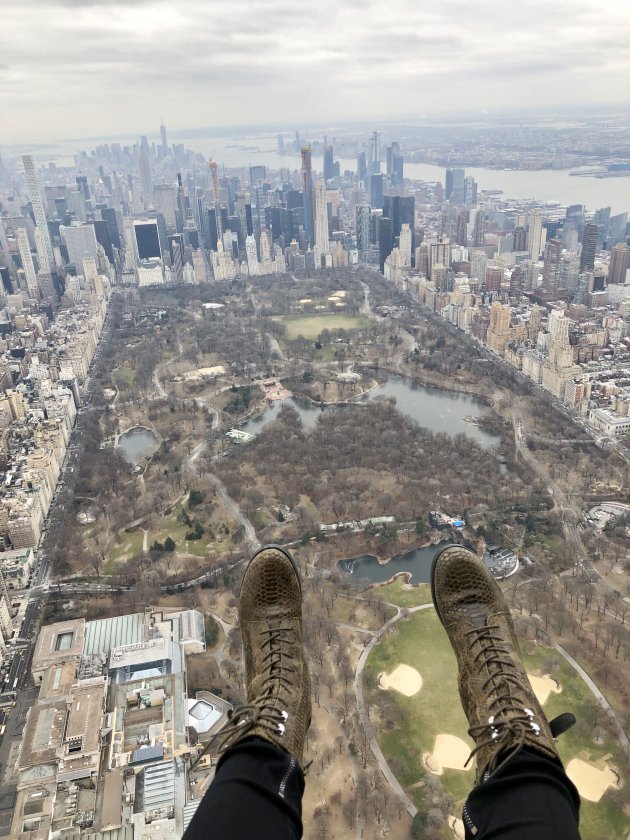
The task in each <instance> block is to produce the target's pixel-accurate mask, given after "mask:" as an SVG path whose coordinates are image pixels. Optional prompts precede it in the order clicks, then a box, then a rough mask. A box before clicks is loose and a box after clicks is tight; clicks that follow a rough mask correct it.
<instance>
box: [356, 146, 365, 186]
mask: <svg viewBox="0 0 630 840" xmlns="http://www.w3.org/2000/svg"><path fill="white" fill-rule="evenodd" d="M367 174H368V170H367V162H366V159H365V150H362V151H360V152H359V153H358V154H357V180H358V181H363V182H365V180H366V178H367Z"/></svg>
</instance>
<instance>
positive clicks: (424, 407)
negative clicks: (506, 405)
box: [239, 376, 500, 449]
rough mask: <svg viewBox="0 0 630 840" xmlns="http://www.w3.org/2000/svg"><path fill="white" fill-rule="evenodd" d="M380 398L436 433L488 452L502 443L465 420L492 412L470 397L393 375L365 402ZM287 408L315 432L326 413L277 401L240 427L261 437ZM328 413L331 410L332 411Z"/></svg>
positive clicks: (295, 402) (303, 404)
mask: <svg viewBox="0 0 630 840" xmlns="http://www.w3.org/2000/svg"><path fill="white" fill-rule="evenodd" d="M379 397H394V398H395V399H396V405H397V407H398V409H399V410H400V411H401V412H402V413H403V414H405V415H406V416H407V417H410V418H411V419H412V420H415V421H416V422H417V423H419V425H421V426H424V427H425V428H426V429H430V430H431V431H432V432H446V433H447V434H449V435H458V434H462V433H463V434H464V435H466V437H468V438H471V439H472V440H474V441H476V442H477V443H478V444H480V446H483V447H484V448H486V449H489V448H490V447H492V446H497V445H498V444H499V442H500V438H499V437H498V435H493V434H491V433H490V432H486V431H485V430H484V429H481V428H479V426H476V425H475V424H474V423H471V422H469V421H468V420H466V419H465V418H466V417H468V418H477V417H483V416H484V415H485V414H487V413H488V408H487V407H486V406H484V405H483V404H482V403H481V402H479V400H476V399H475V398H474V397H471V396H469V395H468V394H458V393H456V392H453V391H441V390H439V389H437V388H425V387H424V386H423V385H414V384H413V383H412V382H410V381H409V380H407V379H403V378H401V377H397V376H391V377H389V378H388V380H387V382H385V384H383V385H379V386H378V387H377V388H375V389H374V390H373V391H370V393H369V394H368V395H367V397H365V399H366V400H375V399H378V398H379ZM284 405H290V406H291V407H292V408H294V409H295V410H296V411H297V413H298V414H299V415H300V419H301V420H302V423H303V424H304V426H305V427H306V428H307V429H312V428H313V427H314V426H315V423H316V422H317V418H318V417H319V415H320V414H321V413H322V409H321V408H320V407H319V406H314V405H311V404H310V403H307V402H303V401H302V400H298V399H296V398H295V397H290V398H289V399H286V400H275V401H274V402H272V403H271V404H270V405H269V407H268V408H266V409H265V410H264V411H263V412H262V414H259V415H258V416H257V417H254V418H253V419H251V420H248V421H247V422H246V423H244V424H243V425H242V426H239V428H240V430H241V431H243V432H248V433H249V434H250V435H257V434H259V433H260V432H262V430H263V429H264V428H265V426H268V425H269V423H272V422H273V421H274V420H275V419H276V417H277V416H278V414H279V413H280V411H281V409H282V407H283V406H284ZM324 410H325V411H330V410H331V409H329V408H328V409H324ZM334 410H335V411H339V410H342V409H339V408H337V409H334Z"/></svg>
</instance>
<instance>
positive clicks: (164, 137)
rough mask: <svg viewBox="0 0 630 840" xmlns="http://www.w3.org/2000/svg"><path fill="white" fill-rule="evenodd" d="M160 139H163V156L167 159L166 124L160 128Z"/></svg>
mask: <svg viewBox="0 0 630 840" xmlns="http://www.w3.org/2000/svg"><path fill="white" fill-rule="evenodd" d="M160 137H161V138H162V155H163V156H164V157H166V156H167V155H168V139H167V137H166V126H165V125H164V123H162V125H161V126H160Z"/></svg>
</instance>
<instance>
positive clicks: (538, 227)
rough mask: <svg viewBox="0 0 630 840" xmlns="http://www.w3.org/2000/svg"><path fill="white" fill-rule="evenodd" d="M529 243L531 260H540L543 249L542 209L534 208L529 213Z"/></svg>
mask: <svg viewBox="0 0 630 840" xmlns="http://www.w3.org/2000/svg"><path fill="white" fill-rule="evenodd" d="M527 244H528V249H529V258H530V260H538V258H539V257H540V251H541V249H542V213H541V212H540V210H532V212H531V213H530V214H529V228H528V232H527Z"/></svg>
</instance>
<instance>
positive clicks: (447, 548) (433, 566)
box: [431, 545, 476, 627]
mask: <svg viewBox="0 0 630 840" xmlns="http://www.w3.org/2000/svg"><path fill="white" fill-rule="evenodd" d="M458 548H459V546H454V545H447V546H445V547H444V548H442V549H440V550H439V551H438V553H437V554H436V555H435V557H434V558H433V562H432V563H431V599H432V601H433V606H434V607H435V612H436V613H437V617H438V618H439V619H440V624H441V625H442V627H444V619H443V618H442V613H441V612H440V608H439V607H438V603H437V598H436V596H435V572H436V570H437V564H438V561H439V559H440V557H441V556H442V555H443V554H444V552H445V551H452V550H453V549H455V550H457V549H458ZM475 556H476V555H475Z"/></svg>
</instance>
